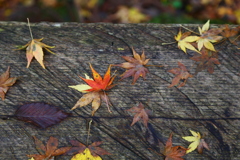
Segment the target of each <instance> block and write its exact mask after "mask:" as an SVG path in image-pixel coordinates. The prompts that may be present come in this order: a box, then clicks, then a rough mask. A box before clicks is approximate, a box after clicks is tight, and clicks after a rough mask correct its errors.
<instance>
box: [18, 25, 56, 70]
mask: <svg viewBox="0 0 240 160" xmlns="http://www.w3.org/2000/svg"><path fill="white" fill-rule="evenodd" d="M28 22H29V21H28ZM29 30H30V34H31V38H32V40H31V41H29V42H28V43H27V44H26V45H24V46H22V47H21V48H18V49H16V50H21V49H25V48H26V57H27V68H28V67H29V66H30V63H31V61H32V59H33V57H35V58H36V60H37V61H38V62H39V63H40V65H41V66H42V67H43V68H44V69H45V66H44V64H43V56H44V54H43V48H44V49H46V50H47V51H48V52H50V53H53V52H52V51H51V50H50V49H49V48H54V47H55V46H48V45H46V44H44V43H42V42H41V41H42V40H43V38H41V39H33V36H32V32H31V29H30V24H29ZM53 54H55V53H53Z"/></svg>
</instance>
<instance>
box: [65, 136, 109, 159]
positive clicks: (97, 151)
mask: <svg viewBox="0 0 240 160" xmlns="http://www.w3.org/2000/svg"><path fill="white" fill-rule="evenodd" d="M70 143H71V144H72V145H73V147H72V148H71V149H70V150H69V151H68V152H67V154H69V155H74V154H75V155H74V156H73V157H72V159H71V160H88V158H89V159H90V160H101V159H102V158H101V157H100V156H101V155H110V153H109V152H107V151H106V150H104V149H102V148H101V147H98V146H99V145H101V144H102V142H101V141H97V142H93V143H92V144H91V145H88V146H86V145H84V144H82V143H81V142H79V141H76V140H71V141H70ZM81 158H82V159H81ZM91 158H92V159H91Z"/></svg>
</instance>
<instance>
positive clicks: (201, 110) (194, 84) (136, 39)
mask: <svg viewBox="0 0 240 160" xmlns="http://www.w3.org/2000/svg"><path fill="white" fill-rule="evenodd" d="M188 27H189V28H192V29H196V27H197V25H188ZM0 28H1V32H0V34H1V37H0V59H1V63H0V71H1V73H2V72H4V71H5V70H6V68H7V66H11V76H13V77H16V76H17V77H19V80H18V81H17V83H16V85H14V86H13V87H11V88H10V90H9V91H8V93H7V96H6V100H5V101H0V104H1V107H0V115H12V114H13V113H14V112H15V110H16V108H17V106H19V105H22V104H24V103H26V102H47V103H50V104H52V105H55V106H59V107H60V108H62V109H63V110H65V111H68V112H71V111H70V109H71V108H72V107H73V105H74V104H75V103H76V102H77V100H78V99H79V98H80V97H81V96H82V94H81V93H80V92H78V91H75V90H73V89H71V88H69V87H68V86H69V85H76V84H79V83H82V81H81V80H80V79H79V77H78V75H81V76H83V74H84V73H88V74H91V73H90V69H89V63H91V64H92V65H93V67H94V68H95V69H96V70H97V71H98V72H100V73H101V74H102V75H103V74H104V73H105V71H106V69H107V67H108V65H109V64H117V63H122V62H124V60H123V59H122V58H121V56H122V55H127V56H131V55H132V52H131V46H133V47H134V48H135V50H136V51H137V52H138V53H141V52H142V50H143V49H144V51H145V54H146V56H147V58H150V59H151V61H150V63H149V64H154V65H164V67H163V68H158V67H149V71H150V74H149V75H148V76H147V79H146V80H145V81H144V80H142V79H141V78H140V79H139V80H138V81H137V83H136V84H135V85H131V82H132V79H131V78H128V79H125V80H123V81H121V82H118V85H117V86H116V87H114V88H113V89H112V90H111V91H110V92H109V97H110V99H111V102H112V104H113V107H112V108H111V109H112V111H113V113H111V114H110V113H108V111H107V107H106V106H105V105H104V104H103V105H102V106H101V107H100V109H99V110H98V111H97V112H96V114H95V116H96V117H95V118H94V122H93V125H92V127H91V136H90V140H91V141H96V140H101V141H104V143H103V145H102V148H104V149H106V150H107V151H109V152H110V153H112V155H109V156H102V157H103V159H106V160H107V159H108V160H110V159H119V160H125V159H126V160H129V159H133V160H139V159H144V160H145V159H150V160H153V159H163V156H160V155H158V154H156V153H155V152H154V151H153V150H156V151H158V152H159V150H160V152H161V153H162V152H163V150H164V148H163V145H164V144H165V142H166V141H167V138H168V136H169V134H170V133H171V132H174V135H173V143H174V145H183V146H185V147H187V146H188V144H189V143H188V142H186V141H185V140H183V139H182V138H181V136H186V135H190V133H189V129H192V130H195V131H200V132H201V133H207V134H208V135H207V136H206V138H205V140H206V141H207V142H208V143H209V145H210V148H211V150H210V151H204V154H203V155H199V154H197V152H192V153H190V154H189V155H186V156H185V158H186V159H188V160H193V159H194V160H202V159H204V160H205V159H209V160H214V159H218V160H220V159H221V160H230V159H233V160H235V159H236V160H237V159H239V158H240V140H239V139H240V138H239V129H240V121H239V118H240V111H239V106H240V102H239V92H240V84H239V80H240V78H239V76H240V72H239V63H240V56H239V55H238V54H235V53H239V50H237V48H236V47H235V46H233V45H231V44H229V43H223V44H222V45H218V46H217V48H218V50H220V55H219V61H220V62H221V65H218V66H215V67H216V70H215V71H214V73H213V74H209V73H207V72H206V71H203V72H200V73H199V74H198V75H197V76H196V77H194V78H190V79H189V80H188V82H187V84H186V86H184V87H182V88H174V87H173V88H167V86H168V85H170V83H171V79H172V77H173V75H172V74H171V73H168V72H167V70H168V69H171V68H175V67H177V62H178V61H180V62H182V63H183V64H185V65H186V66H187V67H188V68H189V70H190V72H191V73H194V71H195V68H196V66H195V65H194V62H193V61H192V60H190V59H189V57H191V56H193V55H194V53H193V52H191V51H190V52H189V54H188V55H186V54H184V53H183V52H182V51H181V50H179V49H178V48H177V45H176V44H174V45H166V46H162V45H161V43H163V42H171V41H174V40H173V37H174V35H175V34H177V32H178V29H179V25H159V24H105V23H97V24H80V23H45V22H43V23H38V24H32V31H33V36H34V38H42V37H44V38H45V39H44V40H43V42H44V43H46V44H48V45H55V46H56V48H55V49H53V51H54V52H55V53H56V55H52V54H50V53H47V52H45V53H46V54H45V59H44V64H45V66H46V69H45V70H44V69H42V68H41V66H40V65H39V64H38V63H37V61H36V60H33V62H32V63H31V65H30V67H29V68H28V69H27V68H26V64H27V62H26V58H25V51H14V50H12V49H14V48H15V45H24V44H26V43H27V42H28V41H29V40H30V35H29V31H28V27H27V25H26V23H20V22H1V23H0ZM118 48H123V49H124V50H122V49H121V50H119V49H118ZM114 70H118V71H117V74H121V73H122V72H123V71H124V70H123V69H121V68H117V67H113V68H112V71H114ZM137 102H142V103H143V104H144V105H145V107H146V108H148V109H151V110H152V111H153V115H152V118H151V119H150V121H149V123H150V127H151V128H153V129H154V130H155V132H154V133H155V134H156V136H157V137H158V138H159V141H160V146H159V145H158V144H156V142H154V141H150V140H149V141H147V139H146V137H147V136H146V135H147V134H150V133H149V132H147V131H146V129H145V128H144V127H143V125H142V124H141V123H136V124H135V125H134V126H132V127H130V124H131V121H132V117H131V116H130V114H129V113H128V112H127V111H126V110H127V109H129V108H131V107H133V106H134V105H135V104H136V103H137ZM90 112H91V107H90V106H86V107H83V108H78V109H76V110H74V111H72V113H73V115H74V117H70V118H68V119H67V120H65V121H63V122H62V123H60V124H58V125H55V126H53V127H51V128H48V129H46V130H41V129H38V128H36V127H34V126H32V125H29V124H26V123H24V122H20V121H16V120H12V119H11V120H0V128H1V136H0V159H3V160H4V159H6V160H9V159H17V160H22V159H27V157H26V154H34V153H37V151H36V149H35V146H34V142H33V139H32V136H34V135H35V136H37V137H38V138H39V139H41V140H43V141H45V142H46V141H47V139H48V138H49V136H54V137H57V138H58V139H59V141H60V146H70V143H69V140H71V139H77V140H79V141H81V142H83V143H86V138H87V130H86V122H87V121H86V120H87V118H82V116H84V117H88V116H89V115H90ZM77 116H79V117H77ZM150 142H154V143H152V144H151V143H150ZM149 148H152V150H151V149H149ZM57 159H64V160H65V159H70V157H69V156H60V157H58V158H57Z"/></svg>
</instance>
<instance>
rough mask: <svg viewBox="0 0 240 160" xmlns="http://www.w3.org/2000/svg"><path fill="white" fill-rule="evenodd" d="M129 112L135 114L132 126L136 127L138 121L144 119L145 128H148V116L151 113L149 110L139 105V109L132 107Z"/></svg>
mask: <svg viewBox="0 0 240 160" xmlns="http://www.w3.org/2000/svg"><path fill="white" fill-rule="evenodd" d="M127 111H129V112H132V113H135V115H134V118H133V121H132V124H131V126H132V125H134V124H135V123H136V122H137V121H139V120H141V119H142V121H143V124H144V126H145V127H147V124H148V119H149V118H148V115H149V114H150V113H151V111H150V110H148V109H144V106H143V104H142V103H139V105H138V106H137V107H132V108H130V109H128V110H127Z"/></svg>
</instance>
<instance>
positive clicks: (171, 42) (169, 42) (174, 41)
mask: <svg viewBox="0 0 240 160" xmlns="http://www.w3.org/2000/svg"><path fill="white" fill-rule="evenodd" d="M176 42H177V41H174V42H169V43H162V45H169V44H173V43H176Z"/></svg>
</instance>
